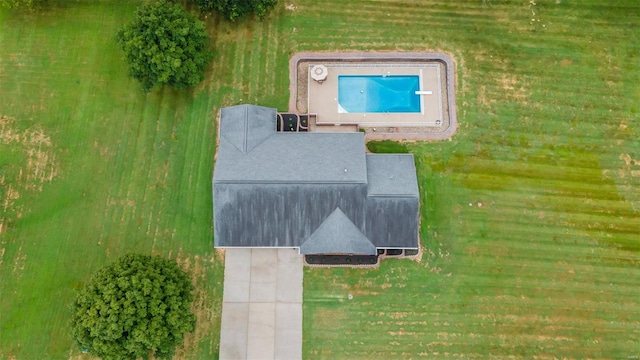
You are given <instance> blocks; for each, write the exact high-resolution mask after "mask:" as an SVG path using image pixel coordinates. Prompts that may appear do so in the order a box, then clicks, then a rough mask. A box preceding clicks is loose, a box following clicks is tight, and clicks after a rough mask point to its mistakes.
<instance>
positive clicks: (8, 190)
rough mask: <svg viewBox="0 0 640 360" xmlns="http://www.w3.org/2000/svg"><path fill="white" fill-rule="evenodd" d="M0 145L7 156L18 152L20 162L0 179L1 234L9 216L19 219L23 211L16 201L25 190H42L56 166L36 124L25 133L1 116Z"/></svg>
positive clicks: (43, 133)
mask: <svg viewBox="0 0 640 360" xmlns="http://www.w3.org/2000/svg"><path fill="white" fill-rule="evenodd" d="M0 144H2V145H3V146H6V148H7V149H8V150H7V151H8V153H9V152H11V151H16V152H19V153H20V154H19V155H20V157H21V162H20V163H18V164H15V165H13V164H12V165H10V166H8V168H7V169H8V170H7V172H6V174H3V175H2V176H0V186H1V189H2V190H0V206H1V207H2V210H3V212H2V213H3V214H4V216H0V233H2V232H4V231H6V229H7V227H8V224H9V219H8V217H9V216H16V217H21V216H22V209H21V208H19V207H16V206H15V203H16V200H18V199H20V197H21V196H22V195H23V194H24V193H25V192H28V191H42V187H43V185H44V184H45V183H48V182H51V181H52V180H53V179H54V178H55V177H56V176H57V175H58V167H57V163H56V159H55V152H54V151H53V145H52V143H51V138H50V137H49V136H48V135H47V134H45V132H44V131H43V130H42V128H41V127H40V126H39V125H35V126H32V127H30V128H27V129H25V130H21V129H19V127H18V121H17V120H16V119H15V118H13V117H10V116H6V115H0Z"/></svg>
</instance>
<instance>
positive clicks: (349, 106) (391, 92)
mask: <svg viewBox="0 0 640 360" xmlns="http://www.w3.org/2000/svg"><path fill="white" fill-rule="evenodd" d="M419 90H420V77H419V76H417V75H387V76H382V75H340V76H338V112H341V113H386V112H389V113H415V112H420V95H416V93H415V92H416V91H419Z"/></svg>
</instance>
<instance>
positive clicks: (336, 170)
mask: <svg viewBox="0 0 640 360" xmlns="http://www.w3.org/2000/svg"><path fill="white" fill-rule="evenodd" d="M275 124H276V110H275V109H270V108H265V107H260V106H255V105H239V106H233V107H229V108H224V109H222V110H221V116H220V132H219V136H220V141H219V147H218V154H217V159H216V163H215V169H214V176H213V190H214V244H215V246H216V247H235V246H241V247H299V248H300V251H301V252H302V253H307V254H312V253H353V254H375V248H376V247H396V248H417V247H418V224H419V194H418V186H417V179H416V173H415V166H414V163H413V156H412V155H410V154H399V155H378V154H375V155H374V154H369V155H366V151H365V144H364V135H363V134H362V133H278V132H276V129H275V126H276V125H275Z"/></svg>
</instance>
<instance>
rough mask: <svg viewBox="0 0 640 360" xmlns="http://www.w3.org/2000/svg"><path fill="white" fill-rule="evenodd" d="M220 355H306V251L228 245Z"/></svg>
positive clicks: (223, 359)
mask: <svg viewBox="0 0 640 360" xmlns="http://www.w3.org/2000/svg"><path fill="white" fill-rule="evenodd" d="M225 253H226V254H225V269H224V294H223V298H222V324H221V329H220V359H221V360H227V359H228V360H239V359H287V360H294V359H301V358H302V263H303V261H302V256H301V255H299V254H298V250H296V249H227V250H226V251H225Z"/></svg>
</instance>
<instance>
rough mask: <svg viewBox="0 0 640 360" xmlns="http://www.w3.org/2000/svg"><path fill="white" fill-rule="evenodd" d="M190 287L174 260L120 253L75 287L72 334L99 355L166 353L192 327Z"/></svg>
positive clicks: (133, 356)
mask: <svg viewBox="0 0 640 360" xmlns="http://www.w3.org/2000/svg"><path fill="white" fill-rule="evenodd" d="M193 289H194V287H193V285H192V284H191V281H190V280H189V277H188V276H187V274H186V273H185V272H184V271H182V270H181V269H180V268H179V267H178V266H177V264H176V263H175V261H171V260H167V259H163V258H161V257H157V256H146V255H139V254H128V255H125V256H123V257H121V258H120V259H118V260H117V261H115V262H114V263H112V264H111V265H108V266H105V267H103V268H101V269H99V270H98V271H97V272H96V273H95V274H94V275H93V278H92V279H91V282H90V283H89V284H86V285H85V286H84V287H83V288H82V289H80V290H79V291H78V293H77V295H76V299H75V301H74V302H73V306H72V310H73V316H72V333H73V337H74V339H75V341H76V343H77V344H78V346H79V347H80V348H81V349H83V350H86V351H88V352H89V353H90V354H91V355H93V356H98V357H100V358H103V359H132V360H133V359H137V358H144V359H147V358H148V357H149V356H152V355H153V356H155V357H156V358H171V356H173V354H174V352H175V347H176V346H178V345H180V344H181V343H182V341H183V335H184V334H185V333H188V332H192V331H194V329H195V321H196V319H195V315H193V313H192V312H191V310H190V307H191V303H192V301H193V295H192V291H193Z"/></svg>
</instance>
